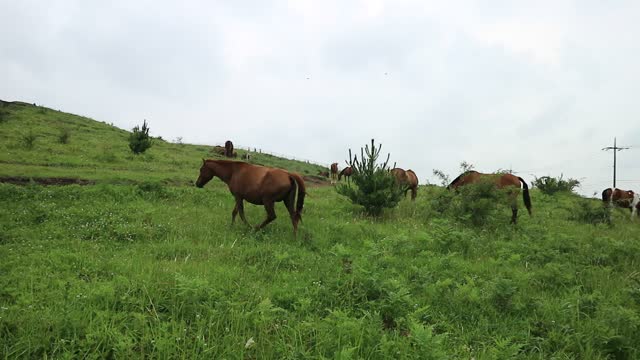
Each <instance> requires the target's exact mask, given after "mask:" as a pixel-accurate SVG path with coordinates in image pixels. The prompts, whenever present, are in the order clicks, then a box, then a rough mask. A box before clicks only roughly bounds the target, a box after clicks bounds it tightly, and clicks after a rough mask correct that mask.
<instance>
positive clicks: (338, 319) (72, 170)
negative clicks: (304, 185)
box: [0, 107, 640, 359]
mask: <svg viewBox="0 0 640 360" xmlns="http://www.w3.org/2000/svg"><path fill="white" fill-rule="evenodd" d="M12 111H14V112H13V113H12V115H11V116H12V117H11V118H10V120H9V121H8V122H3V123H1V124H0V131H1V134H2V137H3V138H2V140H3V143H2V146H3V147H4V148H3V154H2V156H3V158H2V159H3V163H2V173H3V174H5V173H9V174H16V175H20V174H21V175H27V176H50V175H51V174H56V175H60V176H71V175H75V174H76V170H84V171H85V172H83V173H82V176H83V177H84V176H86V177H87V178H91V179H96V180H98V183H97V184H96V185H93V186H78V185H72V186H49V187H43V186H39V185H35V184H29V185H28V186H17V185H12V184H0V199H2V207H0V259H2V261H0V354H2V356H3V357H5V358H18V357H24V358H43V357H52V358H76V357H85V356H86V357H101V358H102V357H107V358H142V357H152V358H189V359H192V358H206V359H212V358H213V359H225V358H226V359H324V358H339V359H351V358H353V359H355V358H364V359H379V358H389V359H446V358H451V359H471V358H474V359H510V358H514V359H516V358H517V359H636V358H639V357H640V350H639V349H638V344H640V272H639V271H638V264H640V222H638V221H635V222H631V221H630V220H629V218H628V213H627V212H624V211H622V210H616V211H614V212H613V221H612V223H611V224H609V223H608V217H603V215H606V213H605V212H603V211H602V207H601V205H600V204H599V203H598V202H597V201H594V200H587V199H583V198H581V197H579V196H577V195H574V194H566V193H565V194H557V195H554V196H548V195H544V194H542V193H540V192H538V191H537V190H535V189H534V190H533V191H532V195H531V196H532V201H533V209H534V216H532V217H529V216H528V215H526V212H523V213H525V214H524V215H521V216H520V219H519V223H518V225H517V226H511V225H509V218H510V213H511V211H510V209H509V208H508V207H506V206H502V205H501V204H500V205H498V206H496V207H494V208H491V211H490V212H489V213H488V214H487V216H486V218H485V220H486V221H485V222H484V224H483V225H473V224H472V222H470V221H469V217H468V214H465V213H464V212H461V211H460V210H461V209H465V208H468V206H466V205H465V204H467V203H468V201H469V200H468V199H461V198H460V197H459V196H458V197H456V196H455V195H453V194H451V193H449V192H447V191H446V190H445V189H443V188H440V187H421V188H420V189H419V191H418V198H417V200H416V201H415V202H414V203H413V202H411V201H409V200H404V201H402V202H401V203H400V205H399V207H398V208H396V209H393V210H390V211H387V212H385V213H384V215H383V217H382V218H380V219H372V218H369V217H367V216H365V215H363V214H362V212H361V210H360V209H359V208H358V207H356V206H354V205H352V204H351V203H349V202H348V201H346V200H345V199H344V198H343V197H341V196H339V195H337V194H336V192H335V190H334V189H333V188H332V187H316V188H313V189H311V190H310V195H309V196H308V197H307V201H306V204H305V212H304V214H303V223H302V224H301V227H300V233H299V238H298V239H297V240H295V239H294V238H293V236H292V230H291V224H290V221H289V219H288V218H287V216H286V215H285V210H284V206H283V205H277V206H276V212H277V214H278V216H279V217H278V219H276V221H274V222H273V223H272V224H270V225H269V226H268V227H267V228H266V229H264V231H260V232H254V231H253V230H251V229H248V228H246V227H245V226H243V225H241V224H240V223H238V224H236V225H235V226H230V218H231V209H232V207H233V203H234V202H233V199H232V198H231V196H230V195H229V194H228V190H226V188H225V187H224V186H222V185H221V184H220V181H219V180H213V181H212V182H211V183H210V184H208V185H207V186H206V187H205V188H204V189H197V188H195V187H193V186H174V184H181V183H184V182H187V181H190V180H193V177H194V176H193V173H194V172H195V169H197V166H198V162H199V161H200V160H199V159H200V157H202V156H201V153H202V154H204V153H206V152H207V149H206V148H203V149H198V147H195V146H194V147H190V146H186V145H185V146H184V147H180V146H178V145H173V144H166V143H162V144H161V145H159V146H158V147H157V148H155V149H154V148H152V151H156V152H155V153H154V152H151V153H150V155H153V158H152V159H149V161H142V160H139V159H137V158H135V157H134V158H132V159H130V158H129V155H128V154H127V153H126V151H123V152H121V151H120V150H117V151H116V150H113V151H114V153H115V154H116V156H117V159H118V160H117V162H113V163H108V164H109V166H108V168H110V169H112V170H111V171H106V170H105V171H103V170H96V169H95V168H94V167H95V166H96V164H103V162H101V161H100V160H98V159H95V158H94V156H92V155H91V154H96V153H97V152H95V151H93V150H91V149H89V150H88V151H80V150H82V149H78V150H79V152H76V153H74V152H65V151H66V150H65V149H66V148H65V146H68V145H58V144H55V135H56V133H57V129H56V127H55V126H47V122H46V121H47V120H46V119H47V118H46V117H44V116H45V115H47V114H49V113H48V112H49V111H50V110H46V111H45V114H40V113H39V111H40V110H39V109H38V108H33V107H27V108H25V109H22V110H15V109H14V110H12ZM29 114H31V115H30V116H29ZM60 114H61V113H57V112H52V113H50V114H49V115H48V116H50V117H49V119H51V118H56V117H55V116H54V115H56V116H60V117H62V116H63V115H60ZM18 115H19V116H20V117H19V116H18ZM40 115H42V116H40ZM36 117H38V118H39V120H33V118H36ZM64 117H65V118H66V119H72V120H74V121H77V122H78V124H88V125H87V126H89V125H91V126H89V127H88V128H87V129H86V130H87V131H88V132H94V133H100V134H103V135H102V136H111V138H109V139H112V140H113V141H116V140H117V141H120V142H125V143H126V141H125V140H126V132H123V131H122V130H118V129H112V128H110V127H109V126H107V125H104V124H100V123H94V122H88V121H87V120H85V119H81V118H79V117H72V116H69V115H64ZM18 121H20V123H21V124H25V123H29V124H36V125H34V126H33V129H34V131H35V130H36V129H40V130H41V131H42V132H43V133H46V134H48V135H46V138H47V139H48V140H44V138H45V136H44V135H43V136H42V137H43V139H42V142H41V143H40V144H36V146H35V147H34V149H32V150H24V149H21V148H20V147H18V146H16V145H14V146H7V145H6V144H5V141H4V140H5V139H7V138H9V139H11V142H12V144H17V143H18V142H19V138H18V137H17V135H16V136H12V135H9V133H13V132H15V131H18V130H20V131H21V130H24V127H19V126H18V124H16V123H17V122H18ZM51 122H52V123H54V124H56V126H59V124H60V123H62V122H60V121H58V120H56V121H54V120H51ZM92 126H94V127H95V128H93V127H92ZM5 127H12V128H11V129H13V130H12V131H7V130H6V128H5ZM80 128H82V127H75V126H74V127H72V130H74V129H75V130H74V131H79V130H78V129H80ZM109 129H111V130H109ZM110 132H113V134H111V135H108V134H109V133H110ZM72 136H73V135H72ZM75 138H76V137H72V141H73V140H74V139H75ZM77 140H78V141H80V139H77ZM83 141H89V142H91V141H95V144H97V145H96V146H100V144H107V143H108V142H106V141H104V140H102V139H100V140H97V139H96V140H91V138H90V137H88V138H87V139H85V140H83ZM72 144H73V142H72V143H70V144H69V145H72ZM163 147H166V149H178V150H179V149H184V148H186V149H190V150H189V151H191V153H193V154H194V155H193V156H194V157H195V160H193V162H194V163H193V164H192V165H191V164H190V165H188V166H187V165H182V166H181V167H176V168H175V169H173V170H172V167H171V166H170V165H169V164H170V163H169V162H168V161H167V160H165V159H163V158H164V157H170V156H172V153H171V151H170V150H166V152H162V151H165V150H163ZM114 148H115V145H114ZM7 150H11V151H13V152H12V154H13V155H12V156H7V155H6V154H5V152H6V151H7ZM53 150H55V151H53ZM199 151H201V153H200V152H199ZM178 153H179V154H182V153H180V152H178ZM185 153H186V150H185ZM191 153H188V154H191ZM163 154H164V156H163ZM188 154H183V155H173V156H176V157H177V158H180V159H183V158H184V159H187V158H188V157H190V156H191V155H188ZM81 155H82V157H81ZM183 156H184V157H183ZM42 159H46V160H42ZM186 161H191V160H186ZM50 163H51V164H78V165H77V166H74V165H60V166H48V165H49V164H50ZM83 164H93V165H86V166H85V165H83ZM303 165H304V166H306V164H301V165H300V166H303ZM145 166H149V167H151V168H152V169H153V170H154V172H157V173H158V175H157V176H155V177H153V178H154V179H157V180H167V179H169V180H172V181H160V182H152V183H149V182H143V181H139V180H141V179H144V178H145V176H144V174H145ZM5 169H6V170H5ZM120 169H121V170H120ZM92 171H94V172H93V173H92ZM120 179H124V180H126V181H124V182H123V181H119V180H120ZM173 179H177V180H176V181H173ZM520 201H521V200H520ZM472 205H473V204H472ZM483 206H486V204H484V205H483ZM521 206H522V204H521ZM245 208H246V213H247V218H248V220H249V221H250V222H251V223H253V224H257V223H258V222H259V221H261V220H262V219H263V218H264V216H265V214H264V209H263V208H261V207H256V206H253V205H246V206H245Z"/></svg>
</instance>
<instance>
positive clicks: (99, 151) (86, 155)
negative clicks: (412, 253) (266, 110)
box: [0, 103, 323, 185]
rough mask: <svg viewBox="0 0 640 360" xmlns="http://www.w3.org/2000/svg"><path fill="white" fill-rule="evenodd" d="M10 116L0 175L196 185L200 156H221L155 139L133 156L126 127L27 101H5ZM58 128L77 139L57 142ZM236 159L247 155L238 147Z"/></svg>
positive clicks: (299, 165)
mask: <svg viewBox="0 0 640 360" xmlns="http://www.w3.org/2000/svg"><path fill="white" fill-rule="evenodd" d="M0 108H4V109H5V110H6V111H7V112H8V113H9V117H8V118H7V121H5V122H3V123H0V164H1V165H0V175H1V176H12V177H33V178H47V177H74V178H83V179H88V180H93V181H97V182H99V183H111V184H123V183H136V182H141V181H147V180H152V181H160V182H163V183H170V184H185V185H186V184H192V183H193V181H194V180H195V179H196V178H197V176H198V169H199V168H200V165H201V164H202V158H212V159H222V156H220V155H217V154H215V153H213V152H211V151H210V150H211V147H209V146H203V145H191V144H183V145H179V144H173V143H170V142H165V141H159V140H155V141H154V145H153V147H152V148H150V149H148V150H147V151H146V152H145V153H144V154H140V155H137V156H136V155H134V154H133V153H131V150H130V149H129V146H128V140H129V135H130V134H131V133H130V132H128V131H125V130H122V129H119V128H117V127H115V126H113V125H109V124H107V123H104V122H99V121H94V120H91V119H88V118H86V117H83V116H78V115H72V114H68V113H64V112H59V111H55V110H52V109H49V110H48V111H42V109H46V108H41V107H36V106H33V105H31V104H25V103H5V106H4V107H0ZM60 128H67V129H69V131H70V132H71V134H72V136H73V139H72V141H70V142H69V143H68V144H61V143H60V142H59V138H58V136H59V134H60V133H59V130H58V129H60ZM29 131H32V133H33V134H34V135H36V136H37V140H36V144H37V146H36V147H35V149H36V150H37V151H25V149H24V145H23V141H22V134H24V133H25V132H29ZM237 151H238V160H240V158H241V156H242V155H244V154H245V151H244V150H241V149H238V150H237ZM251 163H253V164H259V165H265V166H273V167H280V168H283V169H287V170H290V171H295V172H298V173H300V174H302V175H315V174H317V173H318V171H319V170H320V169H323V168H322V167H321V166H317V165H313V164H308V163H306V162H302V161H291V160H287V159H283V158H281V157H277V156H272V155H268V154H260V153H252V156H251Z"/></svg>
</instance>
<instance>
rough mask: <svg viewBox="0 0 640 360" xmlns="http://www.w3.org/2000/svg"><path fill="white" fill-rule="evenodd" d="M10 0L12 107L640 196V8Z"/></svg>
mask: <svg viewBox="0 0 640 360" xmlns="http://www.w3.org/2000/svg"><path fill="white" fill-rule="evenodd" d="M523 4H524V2H521V1H518V2H516V1H507V0H496V1H447V2H443V1H437V2H436V1H433V2H430V1H424V0H416V1H402V0H390V1H375V0H372V1H344V0H342V1H340V0H335V1H327V0H323V1H305V0H291V1H268V0H265V1H262V0H261V1H257V0H253V1H239V0H234V1H202V2H197V1H185V2H173V1H172V2H168V1H107V2H105V1H101V2H97V1H85V0H78V1H51V2H42V1H25V0H21V1H10V0H0V5H1V6H0V8H1V9H2V10H1V11H0V33H1V34H2V37H1V39H0V98H1V99H3V100H21V101H27V102H31V103H33V102H35V103H37V104H42V105H44V106H48V107H52V108H55V109H60V110H62V111H66V112H71V113H75V114H80V115H85V116H89V117H91V118H94V119H96V120H100V121H106V122H112V123H114V124H115V125H117V126H119V127H122V128H125V129H131V128H132V127H133V126H134V125H135V124H139V123H141V122H142V119H147V120H148V121H149V123H150V126H151V132H152V133H153V134H154V135H155V136H162V137H163V138H164V139H168V140H173V139H175V138H177V137H182V138H183V141H184V142H191V143H202V144H214V143H220V142H224V141H225V140H227V139H231V140H232V141H233V142H234V143H235V144H236V146H238V145H240V146H251V147H257V148H262V149H263V150H269V151H273V152H277V153H282V154H287V155H290V156H296V157H298V158H305V159H310V160H314V161H317V162H321V163H327V164H328V163H331V162H333V161H338V162H340V163H341V165H343V164H344V160H345V159H346V158H347V156H348V155H347V151H348V148H349V147H351V148H353V149H359V147H360V146H362V145H364V144H365V143H368V142H369V141H370V139H371V138H375V139H376V140H377V141H379V142H382V144H383V152H385V153H386V152H387V151H389V152H391V155H392V161H396V162H397V164H398V166H400V167H403V168H412V169H414V170H415V171H416V173H417V174H418V177H419V179H420V182H421V183H424V182H425V181H426V180H430V181H432V182H434V181H435V179H434V177H433V176H432V174H431V173H432V169H434V168H436V169H442V170H443V171H445V172H446V173H449V174H451V176H452V177H455V176H456V175H457V174H458V172H459V163H460V162H461V161H467V162H469V163H472V164H474V165H475V168H476V169H477V170H479V171H483V172H491V171H494V170H496V169H500V168H503V169H505V168H506V169H508V168H512V169H513V170H514V171H515V172H516V173H517V174H518V175H520V176H522V177H524V178H525V179H526V180H527V181H531V180H533V178H534V175H535V176H543V175H553V176H559V175H560V174H561V173H562V174H564V176H565V177H572V178H577V179H580V180H581V181H582V182H583V187H582V190H581V193H583V194H585V195H591V194H593V192H594V191H597V192H598V193H600V191H601V190H602V189H604V188H605V187H609V186H611V176H612V157H613V155H612V153H611V152H604V151H602V150H601V148H602V147H605V146H609V145H611V144H612V142H613V137H614V136H617V137H618V144H619V145H635V146H636V147H635V149H630V150H625V151H622V152H619V153H618V155H619V156H618V165H619V168H618V179H619V183H618V187H620V188H625V189H627V188H628V189H635V190H637V191H640V161H638V159H639V158H640V109H639V101H638V98H639V96H640V40H639V39H640V21H638V19H640V1H597V0H580V1H531V2H530V4H529V5H527V6H523Z"/></svg>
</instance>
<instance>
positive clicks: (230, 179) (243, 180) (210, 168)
mask: <svg viewBox="0 0 640 360" xmlns="http://www.w3.org/2000/svg"><path fill="white" fill-rule="evenodd" d="M214 176H217V177H218V178H220V180H222V181H223V182H224V183H225V184H227V186H229V191H230V192H231V194H232V195H233V197H234V198H235V200H236V205H235V207H234V208H233V211H232V212H231V224H232V225H233V224H234V223H235V221H236V215H237V214H240V219H242V221H243V222H244V223H245V224H247V225H249V222H247V219H246V218H245V217H244V200H247V201H248V202H250V203H251V204H254V205H264V208H265V210H266V211H267V218H266V219H265V220H264V221H263V222H262V223H261V224H260V225H258V226H257V227H256V230H259V229H262V228H263V227H265V226H266V225H267V224H268V223H270V222H272V221H273V220H275V219H276V212H275V209H274V205H275V203H276V202H279V201H282V202H284V205H285V206H286V207H287V210H289V215H290V216H291V223H292V224H293V236H294V237H297V233H298V222H299V221H302V208H303V206H304V197H305V194H306V188H305V185H304V180H303V179H302V177H301V176H300V175H298V174H295V173H290V172H288V171H285V170H282V169H277V168H270V167H266V166H259V165H252V164H248V163H245V162H242V161H231V160H205V159H202V166H201V167H200V175H199V176H198V180H196V184H195V185H196V186H197V187H199V188H202V187H203V186H204V185H205V184H206V183H208V182H209V181H210V180H211V179H212V178H213V177H214ZM296 190H297V193H298V199H297V201H296Z"/></svg>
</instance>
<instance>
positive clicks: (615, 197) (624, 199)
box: [602, 188, 640, 217]
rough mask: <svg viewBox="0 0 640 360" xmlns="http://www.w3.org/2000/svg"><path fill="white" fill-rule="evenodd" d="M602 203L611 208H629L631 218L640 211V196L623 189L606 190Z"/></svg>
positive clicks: (603, 192) (603, 193)
mask: <svg viewBox="0 0 640 360" xmlns="http://www.w3.org/2000/svg"><path fill="white" fill-rule="evenodd" d="M602 202H603V203H604V204H606V205H609V206H613V205H615V206H618V207H621V208H629V210H631V217H633V216H634V215H637V214H638V211H640V194H636V193H634V192H633V191H632V190H621V189H612V188H608V189H604V191H602Z"/></svg>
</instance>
